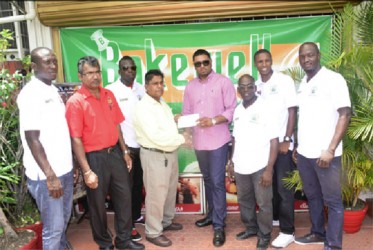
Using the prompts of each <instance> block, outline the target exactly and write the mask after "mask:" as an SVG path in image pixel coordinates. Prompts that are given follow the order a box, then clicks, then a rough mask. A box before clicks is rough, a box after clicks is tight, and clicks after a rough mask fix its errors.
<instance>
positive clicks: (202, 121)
mask: <svg viewBox="0 0 373 250" xmlns="http://www.w3.org/2000/svg"><path fill="white" fill-rule="evenodd" d="M213 125H214V124H212V119H211V118H209V117H202V118H199V119H198V120H197V126H199V127H203V128H204V127H211V126H213Z"/></svg>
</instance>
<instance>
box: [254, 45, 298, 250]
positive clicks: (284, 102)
mask: <svg viewBox="0 0 373 250" xmlns="http://www.w3.org/2000/svg"><path fill="white" fill-rule="evenodd" d="M254 63H255V67H256V68H257V69H258V71H259V78H258V80H257V81H256V83H255V84H256V86H257V89H258V91H257V93H258V94H259V95H260V96H261V97H263V99H264V100H265V101H266V102H267V104H268V105H270V109H271V110H272V112H273V114H276V117H277V118H278V119H277V123H276V124H277V125H278V127H279V129H278V131H279V134H278V137H279V142H280V144H279V151H278V155H277V159H276V163H275V166H274V169H273V185H272V187H273V201H272V204H273V217H274V221H277V220H278V221H279V223H280V225H279V226H280V233H279V235H278V236H277V237H276V239H275V240H274V241H272V246H274V247H279V248H284V247H287V246H288V245H289V244H291V243H292V242H293V241H294V231H295V228H294V190H293V189H288V188H286V187H285V185H284V182H283V178H285V177H287V176H288V174H289V173H290V172H291V171H293V170H294V169H295V164H294V162H293V160H292V154H293V132H294V127H295V118H296V106H297V101H296V93H295V86H294V81H293V80H292V79H291V77H290V76H287V75H285V74H282V73H280V72H274V71H273V69H272V55H271V53H270V52H269V51H268V50H266V49H260V50H258V51H257V52H256V53H255V54H254Z"/></svg>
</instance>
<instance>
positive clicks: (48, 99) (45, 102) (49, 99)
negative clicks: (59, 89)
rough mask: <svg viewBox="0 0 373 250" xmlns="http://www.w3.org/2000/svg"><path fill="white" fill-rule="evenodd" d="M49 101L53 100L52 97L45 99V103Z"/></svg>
mask: <svg viewBox="0 0 373 250" xmlns="http://www.w3.org/2000/svg"><path fill="white" fill-rule="evenodd" d="M50 102H53V99H52V98H50V99H47V100H45V103H50Z"/></svg>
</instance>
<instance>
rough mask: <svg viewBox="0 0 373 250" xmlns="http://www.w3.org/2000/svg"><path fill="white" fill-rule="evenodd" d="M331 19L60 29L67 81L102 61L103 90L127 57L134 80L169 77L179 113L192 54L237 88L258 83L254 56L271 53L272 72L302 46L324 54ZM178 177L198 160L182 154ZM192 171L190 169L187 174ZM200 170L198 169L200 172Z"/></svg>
mask: <svg viewBox="0 0 373 250" xmlns="http://www.w3.org/2000/svg"><path fill="white" fill-rule="evenodd" d="M330 32H331V16H319V17H299V18H286V19H272V20H256V21H240V22H221V23H196V24H174V25H148V26H128V27H90V28H61V29H60V37H61V49H62V57H63V58H62V59H63V65H64V76H65V80H66V82H79V79H78V71H77V62H78V60H79V58H81V57H83V56H87V55H90V56H95V57H97V58H98V59H99V60H100V62H101V67H102V77H103V83H102V84H103V85H104V86H106V85H107V84H108V83H111V82H114V81H116V80H117V79H118V77H119V75H118V61H119V59H120V58H121V57H122V56H123V55H129V56H131V57H132V58H134V60H135V62H136V65H137V69H138V70H137V76H136V80H137V81H138V82H140V83H143V82H144V79H143V78H144V75H145V73H146V72H147V71H148V70H149V69H160V70H162V72H163V73H164V74H165V85H166V87H165V93H164V96H163V98H164V99H165V100H166V101H167V102H168V104H169V105H170V106H171V107H172V109H173V112H174V113H179V112H180V110H181V105H182V96H183V91H184V88H185V86H186V84H187V83H188V81H189V80H191V79H193V78H194V77H195V76H196V73H195V70H194V67H193V61H192V55H193V53H194V51H195V50H197V49H199V48H203V49H206V50H208V51H209V52H210V53H211V56H212V61H213V69H214V71H215V72H217V73H221V74H223V75H226V76H227V77H229V78H230V79H231V80H232V82H233V83H234V84H236V83H237V79H238V78H239V77H240V76H241V75H242V74H245V73H249V74H251V75H253V76H254V78H257V76H258V72H257V70H256V69H255V67H254V63H253V55H254V53H255V52H256V51H257V50H258V49H261V48H266V49H268V50H270V51H271V53H272V57H273V69H274V70H284V69H286V68H289V67H293V66H296V65H298V49H299V46H300V45H301V44H302V43H303V42H307V41H311V42H316V43H318V45H319V46H320V50H321V53H327V52H328V50H329V46H330V45H329V37H330ZM179 156H180V157H179V163H180V164H179V165H180V172H184V170H185V169H186V170H187V171H188V172H189V171H193V172H194V171H195V169H198V165H197V167H195V165H196V164H195V156H194V153H193V152H189V151H188V150H185V149H180V150H179ZM189 169H191V170H189ZM197 171H198V170H197Z"/></svg>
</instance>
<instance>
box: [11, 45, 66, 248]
mask: <svg viewBox="0 0 373 250" xmlns="http://www.w3.org/2000/svg"><path fill="white" fill-rule="evenodd" d="M31 68H32V70H33V71H34V74H35V75H34V76H33V77H32V78H31V81H30V82H29V83H27V84H26V86H25V87H24V88H23V89H22V90H21V92H20V93H19V95H18V98H17V105H18V108H19V119H20V135H21V140H22V145H23V148H24V155H23V164H24V166H25V169H26V176H27V187H28V190H29V191H30V193H31V195H32V196H33V197H34V198H35V200H36V203H37V205H38V209H39V211H40V215H41V220H42V222H43V249H45V250H55V249H61V250H62V249H65V248H66V234H65V232H66V227H67V225H68V222H69V219H70V216H71V207H72V202H73V172H72V168H73V162H72V154H71V143H70V136H69V129H68V126H67V122H66V118H65V105H64V103H63V101H62V99H61V97H60V95H59V93H58V89H57V88H56V87H55V86H53V85H52V81H53V80H55V79H56V76H57V71H58V67H57V58H56V55H55V54H54V52H53V51H52V50H50V49H49V48H44V47H39V48H36V49H34V50H32V51H31Z"/></svg>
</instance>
